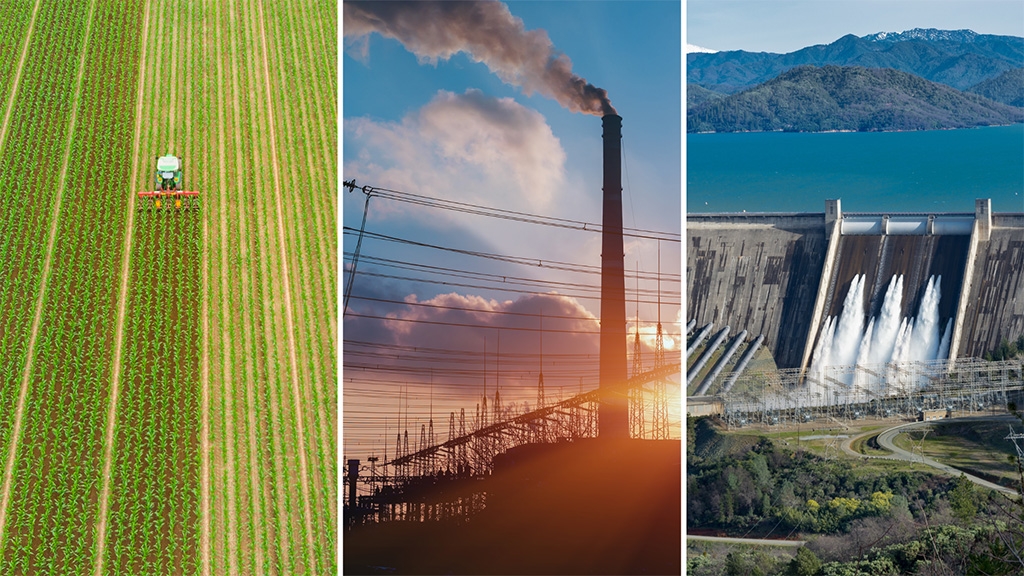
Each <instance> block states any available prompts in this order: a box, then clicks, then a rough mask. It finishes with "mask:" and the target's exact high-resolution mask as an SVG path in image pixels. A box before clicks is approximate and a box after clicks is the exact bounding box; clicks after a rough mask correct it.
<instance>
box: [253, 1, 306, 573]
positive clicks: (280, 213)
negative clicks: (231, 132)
mask: <svg viewBox="0 0 1024 576" xmlns="http://www.w3.org/2000/svg"><path fill="white" fill-rule="evenodd" d="M256 6H257V16H258V19H259V24H260V41H261V42H260V48H261V53H262V58H263V71H264V74H263V80H264V88H265V89H266V98H267V119H268V121H267V124H268V126H269V128H270V160H271V172H272V174H273V182H274V199H275V202H276V206H277V240H278V249H279V250H280V254H279V258H280V264H281V273H282V276H283V278H281V279H280V282H279V283H280V286H281V288H282V293H283V296H284V312H285V330H286V332H287V339H288V355H289V362H290V368H291V370H290V373H291V382H292V395H293V396H294V400H295V403H294V405H295V419H296V430H297V436H298V437H297V441H298V446H297V449H296V452H297V454H298V458H299V486H300V487H301V492H302V507H303V522H304V523H305V526H306V550H307V559H308V561H309V562H310V563H312V564H313V565H315V562H316V561H315V558H316V553H315V545H314V543H313V526H312V514H311V511H310V503H309V473H308V470H309V468H308V466H307V464H306V441H305V423H304V422H303V418H302V404H303V402H302V400H303V396H302V395H301V393H300V391H299V373H298V360H297V357H296V352H295V325H294V321H293V315H292V301H291V286H290V284H291V282H290V279H289V270H288V255H287V252H286V247H287V244H286V243H285V235H284V209H283V207H282V205H281V169H280V166H279V165H278V158H279V156H278V153H277V144H276V142H277V135H276V131H275V127H274V106H273V97H272V95H271V91H270V65H269V64H268V60H267V33H266V26H265V24H264V21H265V16H264V11H263V3H262V2H260V1H259V0H257V2H256ZM307 570H310V571H311V570H313V566H307Z"/></svg>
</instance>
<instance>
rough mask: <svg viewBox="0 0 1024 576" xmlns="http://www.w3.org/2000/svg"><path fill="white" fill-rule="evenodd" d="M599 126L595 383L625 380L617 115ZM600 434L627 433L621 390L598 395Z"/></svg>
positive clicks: (603, 384)
mask: <svg viewBox="0 0 1024 576" xmlns="http://www.w3.org/2000/svg"><path fill="white" fill-rule="evenodd" d="M601 126H602V127H603V128H604V133H603V134H602V138H603V139H604V188H603V190H604V206H603V216H602V220H601V226H602V228H601V367H600V377H601V382H600V384H599V385H600V387H601V388H609V387H612V386H615V385H617V384H621V383H623V382H625V381H626V273H625V272H626V271H625V254H624V253H623V250H622V117H621V116H618V115H616V114H606V115H604V116H603V117H602V118H601ZM598 423H599V426H600V428H599V430H598V435H599V436H600V437H602V438H629V400H628V396H627V395H626V394H625V392H624V391H623V393H622V394H615V395H614V396H608V397H605V398H602V400H601V405H600V408H599V411H598Z"/></svg>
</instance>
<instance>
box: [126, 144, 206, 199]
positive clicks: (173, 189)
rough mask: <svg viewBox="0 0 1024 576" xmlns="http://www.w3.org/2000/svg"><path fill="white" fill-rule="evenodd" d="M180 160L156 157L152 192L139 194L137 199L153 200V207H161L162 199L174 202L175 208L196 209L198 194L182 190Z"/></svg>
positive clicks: (167, 156) (172, 156) (182, 177)
mask: <svg viewBox="0 0 1024 576" xmlns="http://www.w3.org/2000/svg"><path fill="white" fill-rule="evenodd" d="M181 166H182V159H181V158H179V157H177V156H175V155H174V154H167V155H165V156H157V157H156V170H155V172H154V176H153V191H152V192H148V191H146V192H139V193H138V195H139V198H147V199H148V198H151V199H153V200H154V201H153V204H152V205H153V207H154V208H160V207H162V206H163V202H162V199H165V198H166V199H167V200H168V201H169V200H172V199H173V200H174V207H175V208H182V207H184V208H198V207H199V202H198V200H199V192H197V191H193V190H183V189H182V188H183V186H184V176H183V175H182V169H181Z"/></svg>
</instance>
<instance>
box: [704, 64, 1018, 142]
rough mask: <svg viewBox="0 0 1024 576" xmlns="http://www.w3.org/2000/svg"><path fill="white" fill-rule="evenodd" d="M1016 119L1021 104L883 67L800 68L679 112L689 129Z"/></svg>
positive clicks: (872, 126) (928, 126) (907, 126)
mask: <svg viewBox="0 0 1024 576" xmlns="http://www.w3.org/2000/svg"><path fill="white" fill-rule="evenodd" d="M1015 122H1024V108H1015V107H1013V106H1008V105H1006V104H1000V103H998V102H994V101H992V100H990V99H988V98H984V97H982V96H979V95H977V94H969V93H966V92H961V91H959V90H956V89H954V88H950V87H949V86H946V85H943V84H939V83H937V82H931V81H929V80H925V79H923V78H921V77H919V76H914V75H913V74H908V73H906V72H900V71H899V70H892V69H887V68H865V67H863V66H833V65H826V66H800V67H797V68H793V69H791V70H789V71H787V72H784V73H782V74H780V75H779V76H778V77H776V78H773V79H772V80H769V81H768V82H765V83H763V84H761V85H759V86H756V87H754V88H751V89H749V90H745V91H743V92H741V93H739V94H734V95H731V96H728V97H725V98H720V99H711V100H707V101H705V103H704V104H703V105H700V106H697V107H694V108H691V111H690V113H688V114H687V123H688V131H690V132H735V131H772V130H783V131H793V132H823V131H830V130H852V131H880V130H932V129H940V128H970V127H975V126H990V125H994V124H1010V123H1015Z"/></svg>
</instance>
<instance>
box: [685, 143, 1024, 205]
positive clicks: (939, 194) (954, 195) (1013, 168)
mask: <svg viewBox="0 0 1024 576" xmlns="http://www.w3.org/2000/svg"><path fill="white" fill-rule="evenodd" d="M684 198H685V206H686V208H685V209H686V211H687V212H688V213H698V212H742V211H744V210H745V211H747V212H824V211H825V200H826V199H829V198H839V199H841V200H842V210H843V211H844V212H972V213H973V212H974V199H975V198H991V199H992V211H993V212H1024V124H1014V125H1012V126H993V127H986V128H972V129H963V130H929V131H920V132H830V133H785V132H753V133H751V132H747V133H726V134H688V135H687V136H686V189H685V191H684Z"/></svg>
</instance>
